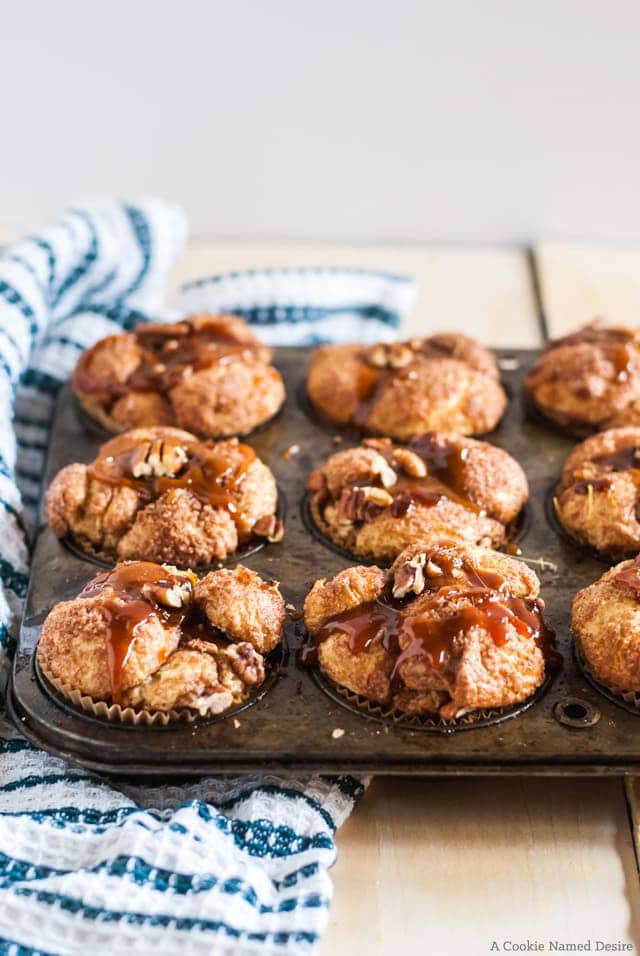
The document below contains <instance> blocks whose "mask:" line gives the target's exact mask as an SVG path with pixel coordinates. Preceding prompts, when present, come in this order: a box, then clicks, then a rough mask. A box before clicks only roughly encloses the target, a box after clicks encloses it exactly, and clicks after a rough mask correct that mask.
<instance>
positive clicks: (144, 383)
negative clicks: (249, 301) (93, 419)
mask: <svg viewBox="0 0 640 956" xmlns="http://www.w3.org/2000/svg"><path fill="white" fill-rule="evenodd" d="M134 334H135V337H136V340H137V343H138V345H139V346H140V348H141V349H142V357H141V359H140V362H139V364H138V366H137V368H135V369H134V370H133V372H132V373H131V374H130V375H129V377H128V378H127V379H126V381H124V382H116V381H114V380H113V379H109V380H105V379H96V378H95V376H93V375H90V374H89V373H88V371H87V367H88V365H89V362H90V357H91V354H92V350H91V349H89V350H88V351H87V352H85V353H84V354H83V356H82V357H81V359H80V362H79V363H78V366H77V369H76V373H75V377H76V383H77V386H78V388H79V389H80V390H81V391H83V392H89V393H91V392H104V393H106V394H107V395H108V396H109V397H110V398H111V399H112V400H115V399H116V398H119V397H121V396H122V395H126V394H128V393H129V392H132V391H135V392H161V393H164V392H167V391H168V390H169V389H171V388H173V386H174V385H176V384H177V383H178V382H179V381H180V379H181V378H182V376H183V374H184V372H185V370H186V369H193V370H194V371H200V370H202V369H205V368H209V367H211V366H212V365H218V364H221V363H227V362H232V361H237V360H238V359H240V358H242V357H245V356H249V355H252V354H255V351H256V349H258V348H260V346H259V345H257V344H254V343H252V342H243V341H242V340H241V339H239V338H238V337H237V335H236V334H235V333H234V332H233V330H232V329H230V328H229V326H228V324H227V323H226V322H225V321H224V320H222V319H217V318H215V317H214V316H212V317H211V318H210V319H208V320H207V322H206V323H204V324H202V325H200V326H199V327H198V328H196V327H195V326H194V325H193V324H192V323H191V322H189V320H188V319H185V320H184V321H182V322H178V323H176V324H174V325H166V324H163V323H153V324H148V325H140V326H138V327H137V328H136V329H135V332H134ZM98 344H99V343H98Z"/></svg>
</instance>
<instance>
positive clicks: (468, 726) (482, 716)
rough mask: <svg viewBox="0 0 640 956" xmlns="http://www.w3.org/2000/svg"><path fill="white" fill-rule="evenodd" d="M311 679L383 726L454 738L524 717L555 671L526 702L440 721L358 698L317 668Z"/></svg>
mask: <svg viewBox="0 0 640 956" xmlns="http://www.w3.org/2000/svg"><path fill="white" fill-rule="evenodd" d="M313 676H314V678H315V680H316V681H317V683H318V684H319V686H320V687H322V689H323V690H324V692H325V693H326V694H328V695H329V696H330V697H332V698H333V699H334V700H336V701H337V702H338V703H339V704H341V705H342V706H343V707H346V708H348V709H349V710H353V711H355V712H356V713H359V714H362V715H364V716H365V717H368V718H369V719H370V720H376V721H378V722H379V723H383V724H394V725H396V726H405V727H411V728H412V729H413V730H421V731H427V732H429V733H436V734H455V733H459V732H460V731H463V730H472V729H474V728H479V727H489V726H491V725H492V724H500V723H502V722H503V721H505V720H509V719H510V718H511V717H517V715H518V714H522V713H524V711H525V710H527V709H528V708H529V707H531V706H533V704H535V703H536V701H538V700H540V699H541V698H542V697H543V696H544V694H545V693H546V691H547V690H548V688H549V685H550V684H551V682H552V681H553V679H554V677H555V671H553V670H550V671H549V672H548V674H547V676H546V677H545V679H544V681H543V683H542V684H541V685H540V687H538V689H537V690H536V691H535V693H534V694H532V695H531V696H530V697H527V698H526V700H523V701H520V703H517V704H513V705H512V706H510V707H483V708H480V709H478V710H470V711H467V712H465V713H463V714H461V715H460V716H459V717H455V718H453V719H451V720H443V719H442V718H440V717H437V716H436V715H435V714H434V715H426V714H408V713H405V712H403V711H399V710H394V709H393V708H390V707H386V706H385V705H384V704H378V703H376V702H375V701H372V700H369V699H368V698H367V697H362V695H361V694H356V693H354V691H352V690H349V688H348V687H343V686H342V685H341V684H336V683H334V682H333V681H331V680H329V679H328V678H327V677H326V676H325V675H324V674H323V673H322V671H320V670H319V668H317V667H314V668H313Z"/></svg>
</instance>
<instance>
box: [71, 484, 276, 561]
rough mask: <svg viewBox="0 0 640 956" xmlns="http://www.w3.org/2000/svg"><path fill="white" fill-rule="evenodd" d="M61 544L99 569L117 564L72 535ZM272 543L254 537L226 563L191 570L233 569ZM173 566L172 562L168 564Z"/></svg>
mask: <svg viewBox="0 0 640 956" xmlns="http://www.w3.org/2000/svg"><path fill="white" fill-rule="evenodd" d="M277 491H278V505H277V507H276V512H275V514H276V518H279V519H280V521H282V522H284V521H285V519H286V515H287V501H286V497H285V494H284V491H283V490H282V489H281V488H278V489H277ZM61 544H62V545H64V547H65V548H67V550H68V551H70V552H71V554H73V555H75V557H76V558H79V559H80V560H81V561H88V562H89V563H90V564H94V565H95V566H96V567H97V568H104V569H105V570H106V569H108V568H112V567H113V566H114V565H115V564H116V563H117V562H116V560H115V559H114V560H113V561H107V560H106V559H105V558H100V557H99V556H98V555H96V554H91V553H90V552H89V551H85V550H84V549H83V548H82V547H81V546H80V545H79V544H78V543H77V542H76V541H74V539H73V537H72V536H71V535H66V536H65V537H64V538H61ZM269 546H270V542H269V541H267V540H266V539H265V538H262V539H260V538H257V537H255V536H254V537H253V538H252V539H251V540H250V541H248V542H247V543H246V544H244V545H242V546H241V547H240V548H238V550H237V551H234V553H233V554H230V555H229V557H228V558H225V559H224V561H215V562H213V563H212V564H199V565H196V566H195V567H192V568H191V570H192V571H195V572H196V573H197V574H198V575H203V574H208V572H209V571H216V570H218V569H219V568H228V567H233V566H235V565H237V564H242V562H243V561H245V560H246V559H247V558H250V557H251V556H252V555H254V554H257V552H258V551H262V549H263V548H268V547H269ZM132 560H136V561H146V560H148V558H145V557H144V556H140V557H137V558H135V559H132ZM166 563H167V564H171V563H172V562H170V561H169V562H166ZM177 567H181V568H185V567H186V565H177Z"/></svg>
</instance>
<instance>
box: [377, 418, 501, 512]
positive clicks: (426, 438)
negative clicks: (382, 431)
mask: <svg viewBox="0 0 640 956" xmlns="http://www.w3.org/2000/svg"><path fill="white" fill-rule="evenodd" d="M409 448H410V449H411V451H414V452H415V453H416V454H417V455H418V456H419V457H420V458H422V460H423V461H424V463H425V465H426V466H427V477H426V478H410V477H407V476H406V475H400V477H399V479H398V482H397V483H396V485H395V486H394V490H395V488H397V489H398V496H397V497H396V500H395V501H394V503H393V505H392V506H391V512H392V514H393V515H394V516H402V515H405V514H407V512H408V511H410V510H411V508H412V507H413V505H414V504H418V505H426V506H427V507H430V506H433V505H437V504H438V503H439V502H440V501H441V499H442V498H448V499H449V500H450V501H454V502H456V504H459V505H462V507H463V508H466V509H467V511H472V512H473V513H474V514H476V515H479V516H480V517H484V515H485V514H486V511H485V509H484V508H482V507H481V506H480V505H478V504H477V503H476V502H475V501H473V499H472V498H471V497H470V495H469V492H468V488H467V486H468V482H469V477H468V472H467V464H466V462H467V457H468V455H469V449H468V448H467V447H465V446H458V445H455V444H453V443H447V444H444V445H442V444H440V443H439V442H438V438H437V434H436V433H435V432H426V433H425V434H424V435H421V436H420V437H419V438H416V439H415V441H413V442H412V443H411V444H410V445H409Z"/></svg>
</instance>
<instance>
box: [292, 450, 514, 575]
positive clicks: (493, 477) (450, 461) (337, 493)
mask: <svg viewBox="0 0 640 956" xmlns="http://www.w3.org/2000/svg"><path fill="white" fill-rule="evenodd" d="M308 489H309V492H310V510H311V515H312V517H313V520H314V523H315V525H316V526H317V528H318V529H319V530H320V531H321V532H322V533H323V534H324V535H325V536H326V537H328V538H329V539H330V540H331V541H333V543H334V544H337V545H339V546H340V547H342V548H344V549H346V550H347V551H349V552H351V553H352V554H354V555H356V556H357V557H363V558H367V559H370V560H375V561H383V562H386V561H389V560H392V559H393V558H395V557H396V556H397V555H398V554H399V553H400V551H402V550H403V548H405V547H407V545H409V544H411V543H413V542H414V541H423V542H427V543H431V544H435V543H436V542H438V541H441V542H442V541H449V542H459V543H467V544H483V545H487V546H490V547H499V546H501V545H503V544H504V543H505V541H506V539H507V534H508V529H509V526H510V525H512V523H513V522H514V521H515V519H516V518H517V516H518V514H519V513H520V511H521V510H522V508H523V506H524V504H525V502H526V500H527V498H528V486H527V479H526V477H525V475H524V472H523V471H522V469H521V468H520V465H519V464H518V463H517V462H516V461H515V460H514V459H513V458H512V457H511V456H510V455H508V454H507V452H505V451H503V450H502V449H500V448H495V447H494V446H493V445H489V444H488V443H487V442H482V441H477V440H475V439H473V438H463V437H461V436H458V435H452V434H443V433H440V432H427V433H426V434H424V435H422V436H420V437H419V438H416V439H415V440H414V441H413V442H411V443H410V444H409V445H408V446H399V445H395V444H393V443H392V442H391V441H390V440H389V439H388V438H368V439H365V441H363V443H362V444H361V445H360V446H359V447H357V448H349V449H346V450H344V451H339V452H336V454H334V455H332V456H331V457H330V458H329V459H328V461H326V462H325V464H324V465H323V466H322V467H321V468H318V469H317V470H316V471H313V472H312V473H311V475H310V477H309V481H308Z"/></svg>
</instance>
